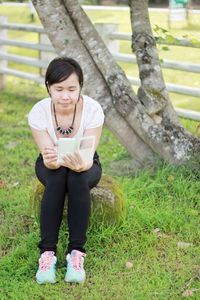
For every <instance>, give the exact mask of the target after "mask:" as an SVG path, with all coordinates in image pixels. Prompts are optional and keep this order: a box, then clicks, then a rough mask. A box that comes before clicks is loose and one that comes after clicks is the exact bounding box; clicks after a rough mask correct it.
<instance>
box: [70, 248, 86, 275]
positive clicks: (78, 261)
mask: <svg viewBox="0 0 200 300" xmlns="http://www.w3.org/2000/svg"><path fill="white" fill-rule="evenodd" d="M84 256H85V253H82V252H80V251H76V254H74V255H73V254H72V255H71V261H72V265H73V267H74V268H75V269H76V270H77V271H79V270H80V269H81V268H82V257H84Z"/></svg>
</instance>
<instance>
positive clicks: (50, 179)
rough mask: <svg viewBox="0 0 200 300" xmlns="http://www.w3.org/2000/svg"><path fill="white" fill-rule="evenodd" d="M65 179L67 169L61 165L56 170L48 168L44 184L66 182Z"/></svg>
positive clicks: (61, 183)
mask: <svg viewBox="0 0 200 300" xmlns="http://www.w3.org/2000/svg"><path fill="white" fill-rule="evenodd" d="M66 179H67V169H66V168H64V167H61V168H59V169H56V170H49V172H48V175H47V177H46V184H48V185H51V184H52V185H59V186H60V185H63V184H66Z"/></svg>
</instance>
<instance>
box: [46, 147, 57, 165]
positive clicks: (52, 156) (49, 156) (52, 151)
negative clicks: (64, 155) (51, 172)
mask: <svg viewBox="0 0 200 300" xmlns="http://www.w3.org/2000/svg"><path fill="white" fill-rule="evenodd" d="M42 156H43V161H44V165H45V166H46V167H47V168H48V169H58V168H59V167H60V164H59V163H58V162H57V160H58V157H57V150H56V147H45V148H44V149H43V151H42Z"/></svg>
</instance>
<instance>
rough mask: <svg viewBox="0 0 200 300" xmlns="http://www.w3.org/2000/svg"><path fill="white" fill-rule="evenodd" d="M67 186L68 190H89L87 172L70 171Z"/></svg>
mask: <svg viewBox="0 0 200 300" xmlns="http://www.w3.org/2000/svg"><path fill="white" fill-rule="evenodd" d="M67 186H68V189H69V190H71V189H76V190H79V189H87V190H88V188H89V186H88V179H87V176H86V172H80V173H78V172H74V171H72V170H69V172H68V176H67Z"/></svg>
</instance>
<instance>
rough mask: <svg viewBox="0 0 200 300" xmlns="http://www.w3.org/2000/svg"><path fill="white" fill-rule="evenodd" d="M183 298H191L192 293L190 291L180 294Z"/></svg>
mask: <svg viewBox="0 0 200 300" xmlns="http://www.w3.org/2000/svg"><path fill="white" fill-rule="evenodd" d="M182 296H183V297H192V296H193V291H192V290H186V291H184V292H183V294H182Z"/></svg>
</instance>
